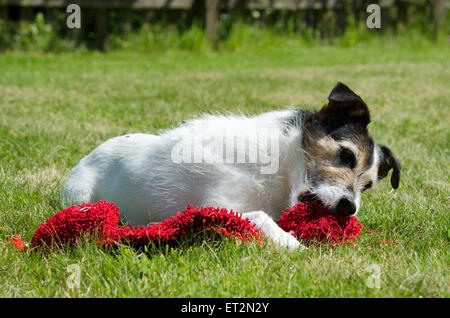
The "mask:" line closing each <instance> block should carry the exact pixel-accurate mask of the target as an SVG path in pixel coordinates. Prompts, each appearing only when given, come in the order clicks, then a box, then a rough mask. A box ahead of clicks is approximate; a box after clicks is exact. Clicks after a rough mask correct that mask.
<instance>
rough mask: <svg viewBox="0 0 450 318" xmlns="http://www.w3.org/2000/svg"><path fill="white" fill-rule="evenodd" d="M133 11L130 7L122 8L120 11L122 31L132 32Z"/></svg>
mask: <svg viewBox="0 0 450 318" xmlns="http://www.w3.org/2000/svg"><path fill="white" fill-rule="evenodd" d="M131 18H132V11H131V9H129V8H124V9H122V10H120V13H119V25H120V33H122V34H124V35H127V34H128V33H130V32H131V29H132V25H131Z"/></svg>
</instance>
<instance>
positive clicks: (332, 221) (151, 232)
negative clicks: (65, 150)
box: [9, 201, 364, 251]
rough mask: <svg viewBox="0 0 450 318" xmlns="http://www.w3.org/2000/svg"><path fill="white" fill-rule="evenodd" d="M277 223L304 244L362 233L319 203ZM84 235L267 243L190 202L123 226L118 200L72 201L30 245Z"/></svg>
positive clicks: (229, 214) (245, 223) (241, 223)
mask: <svg viewBox="0 0 450 318" xmlns="http://www.w3.org/2000/svg"><path fill="white" fill-rule="evenodd" d="M278 224H279V226H280V227H281V228H282V229H283V230H285V231H287V232H291V233H292V234H293V235H294V236H295V237H296V238H298V239H300V240H302V241H303V242H304V243H311V242H316V243H317V242H320V241H328V242H335V243H345V242H347V241H352V240H354V239H355V238H356V237H358V236H359V235H360V234H361V229H362V228H364V227H363V226H362V225H361V223H360V222H359V221H358V219H357V218H355V217H350V218H347V217H344V216H340V215H336V214H333V213H331V212H330V211H329V210H327V209H326V208H324V207H323V206H322V205H321V204H320V203H318V202H313V203H297V204H296V205H295V206H293V207H292V208H289V209H286V210H285V211H283V212H282V216H281V217H280V219H279V220H278ZM86 234H87V235H90V236H93V237H95V238H96V239H97V243H99V244H100V245H102V246H114V245H116V244H118V243H129V244H131V245H133V246H135V247H143V246H148V245H149V244H154V245H156V246H162V245H169V246H177V245H178V244H179V243H180V242H182V241H183V240H185V239H187V238H189V237H194V236H195V235H199V234H203V235H205V236H206V237H209V238H211V237H215V236H224V237H228V238H232V239H238V240H240V241H243V242H250V241H252V240H253V241H257V242H259V243H262V242H263V237H262V234H261V232H260V231H259V230H258V229H256V228H255V227H254V226H253V225H252V224H251V223H250V221H249V220H247V219H244V218H242V217H241V214H239V213H236V212H233V211H232V210H231V211H228V210H227V209H224V208H213V207H200V208H194V207H193V206H190V205H189V206H188V207H187V209H186V210H184V211H182V212H178V213H177V214H176V215H175V216H173V217H170V219H168V220H165V221H162V222H159V223H156V224H153V225H149V226H137V227H132V226H130V225H125V226H122V227H119V208H117V207H116V205H115V204H114V203H109V202H106V201H99V202H97V203H95V204H92V203H84V204H81V205H78V206H75V205H74V206H71V207H68V208H66V209H64V210H62V211H59V212H58V213H56V214H55V215H53V216H52V217H51V218H48V219H47V220H46V221H45V222H44V223H42V224H41V225H40V226H39V227H38V229H37V230H36V232H35V234H34V235H33V238H32V240H31V244H30V246H29V247H30V248H33V249H34V248H39V247H43V246H46V247H51V246H55V245H56V246H63V245H73V244H74V243H75V242H76V241H77V240H79V239H81V238H82V237H83V236H84V235H86ZM9 241H10V242H12V243H13V245H14V247H15V248H16V249H19V250H21V251H24V250H26V249H27V245H26V244H25V243H24V242H23V241H22V240H21V239H20V237H18V236H17V235H13V236H11V237H10V238H9Z"/></svg>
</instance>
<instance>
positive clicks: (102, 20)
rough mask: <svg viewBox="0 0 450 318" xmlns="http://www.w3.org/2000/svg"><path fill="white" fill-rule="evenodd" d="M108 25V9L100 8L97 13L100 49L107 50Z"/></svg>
mask: <svg viewBox="0 0 450 318" xmlns="http://www.w3.org/2000/svg"><path fill="white" fill-rule="evenodd" d="M107 27H108V11H107V10H106V9H98V10H97V12H96V15H95V35H96V47H97V49H98V50H100V51H104V50H105V41H106V32H107Z"/></svg>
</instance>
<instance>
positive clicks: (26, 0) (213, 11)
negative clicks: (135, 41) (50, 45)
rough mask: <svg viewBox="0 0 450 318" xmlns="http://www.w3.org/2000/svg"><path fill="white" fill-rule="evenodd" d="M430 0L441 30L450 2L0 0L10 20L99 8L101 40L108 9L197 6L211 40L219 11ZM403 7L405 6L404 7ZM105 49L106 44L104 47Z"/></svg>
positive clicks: (0, 11)
mask: <svg viewBox="0 0 450 318" xmlns="http://www.w3.org/2000/svg"><path fill="white" fill-rule="evenodd" d="M425 1H428V2H429V3H430V4H431V5H432V6H433V10H434V14H433V16H434V26H435V29H436V30H438V29H439V28H440V27H441V26H442V25H443V23H444V20H445V16H446V10H447V9H448V8H450V0H373V1H368V0H350V1H349V0H0V19H8V12H9V9H8V8H10V7H18V8H19V10H20V14H19V19H20V20H31V19H32V18H33V13H34V8H43V9H44V10H45V11H46V19H47V20H51V17H52V16H55V11H56V10H65V8H66V7H67V6H68V5H69V4H78V5H79V6H80V7H81V9H83V8H89V9H96V10H97V13H96V19H95V20H96V21H95V24H96V27H95V30H96V32H97V33H99V34H98V36H99V38H100V39H105V37H106V32H107V27H106V25H107V22H108V21H107V19H108V17H107V10H110V9H127V10H144V9H151V10H161V9H164V10H189V9H191V8H192V7H193V6H194V5H197V6H198V5H199V6H202V7H203V9H204V15H205V16H204V25H205V28H206V34H207V36H208V39H210V40H211V41H215V40H216V36H217V23H218V19H219V12H220V11H224V10H232V9H233V8H236V7H240V8H245V9H251V10H261V9H267V8H270V9H271V10H274V11H276V10H295V11H299V10H341V9H343V8H345V6H347V5H348V4H349V3H351V5H352V6H353V7H355V6H359V7H360V9H361V10H364V12H365V8H363V3H366V5H367V4H368V3H377V4H379V5H380V7H381V8H384V9H386V8H391V7H393V6H395V5H399V4H403V5H405V4H406V5H408V4H417V3H423V2H425ZM399 7H402V6H401V5H400V6H399ZM100 46H102V44H100Z"/></svg>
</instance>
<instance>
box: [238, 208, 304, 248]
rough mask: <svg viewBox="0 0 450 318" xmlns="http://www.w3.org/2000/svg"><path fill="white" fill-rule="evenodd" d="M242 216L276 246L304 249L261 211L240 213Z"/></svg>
mask: <svg viewBox="0 0 450 318" xmlns="http://www.w3.org/2000/svg"><path fill="white" fill-rule="evenodd" d="M242 217H243V218H246V219H248V220H249V221H250V223H252V224H253V225H255V227H256V228H258V229H260V230H261V233H262V234H263V235H264V236H265V237H266V238H268V239H269V240H271V241H272V242H273V243H274V244H275V247H276V248H283V247H287V248H288V249H290V250H296V249H297V248H299V247H300V248H301V249H302V250H303V249H305V247H304V246H303V245H301V244H300V243H299V241H297V239H296V238H295V237H294V236H292V235H291V234H289V233H287V232H285V231H283V230H282V229H281V228H280V227H279V226H278V224H277V223H275V221H274V220H273V219H272V218H271V217H270V216H268V215H267V213H265V212H263V211H253V212H246V213H242Z"/></svg>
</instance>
